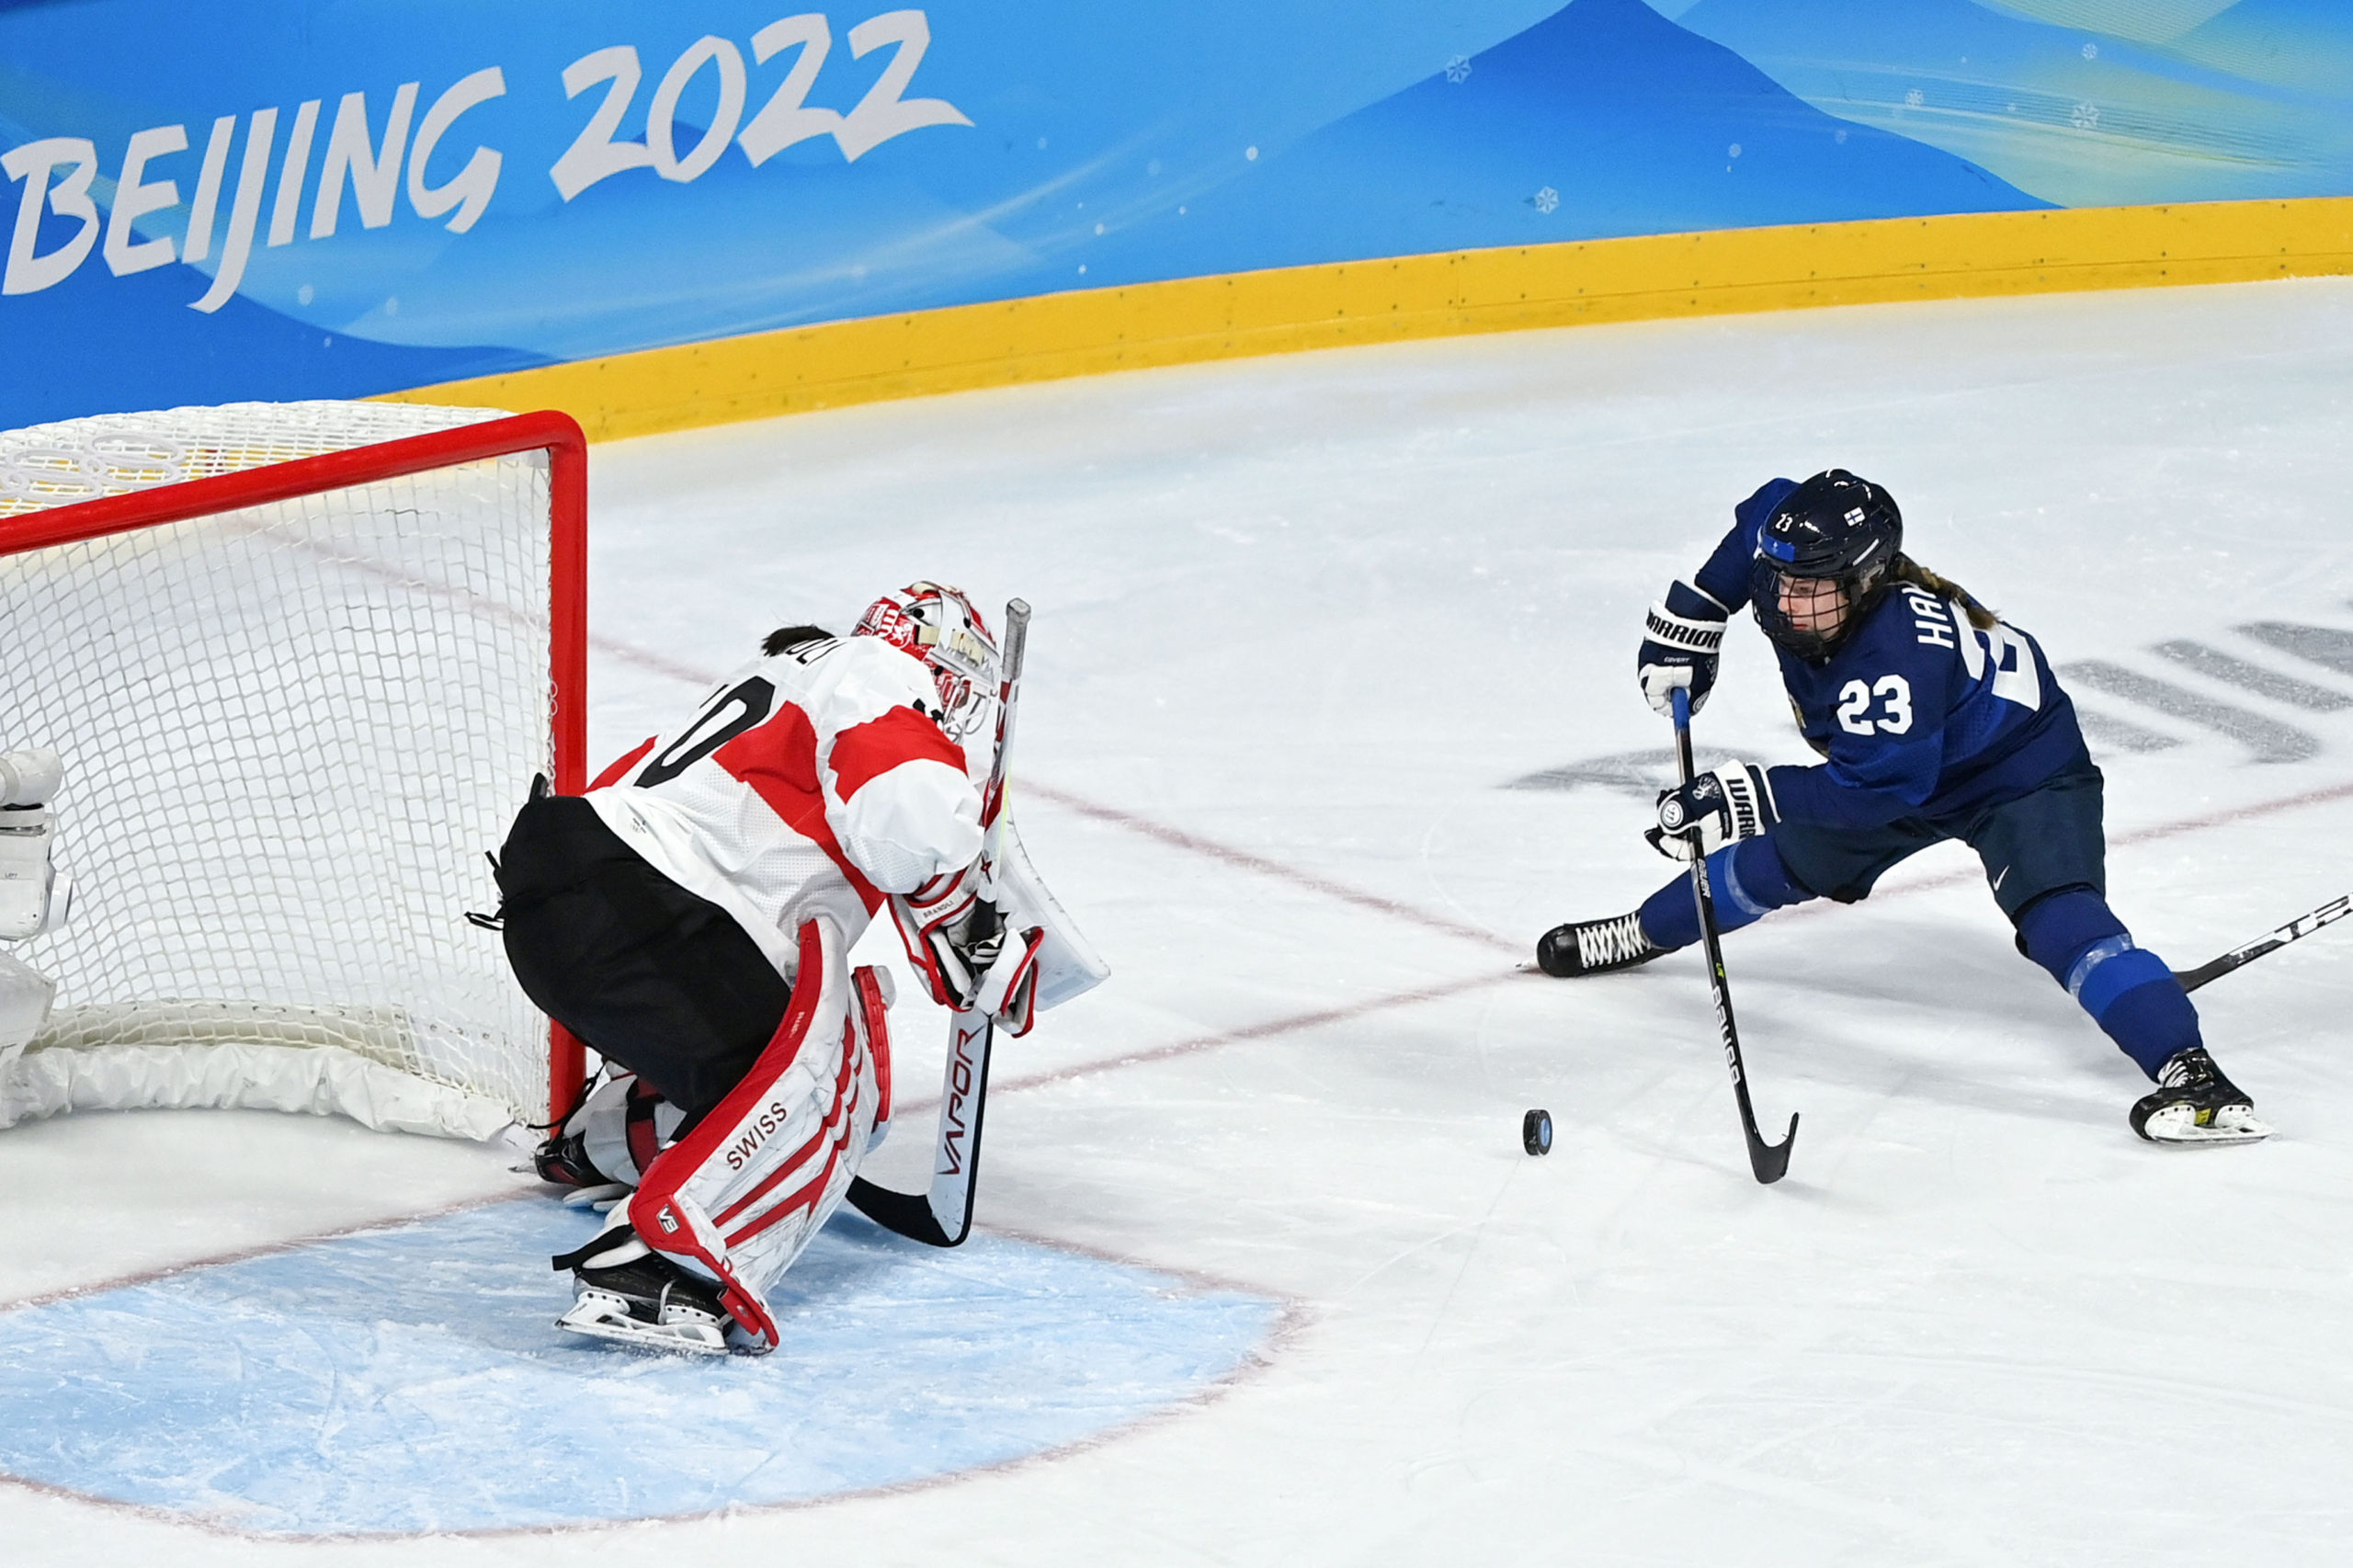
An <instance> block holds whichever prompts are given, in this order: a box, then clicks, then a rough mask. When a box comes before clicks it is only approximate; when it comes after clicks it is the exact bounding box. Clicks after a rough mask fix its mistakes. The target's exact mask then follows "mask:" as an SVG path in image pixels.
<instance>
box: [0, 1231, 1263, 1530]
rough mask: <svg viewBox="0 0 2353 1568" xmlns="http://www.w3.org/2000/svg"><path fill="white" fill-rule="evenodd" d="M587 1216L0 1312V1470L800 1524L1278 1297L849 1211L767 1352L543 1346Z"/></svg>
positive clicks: (482, 1511)
mask: <svg viewBox="0 0 2353 1568" xmlns="http://www.w3.org/2000/svg"><path fill="white" fill-rule="evenodd" d="M596 1226H597V1218H596V1216H594V1215H591V1214H585V1213H582V1212H579V1211H577V1210H567V1209H563V1208H561V1207H559V1206H557V1205H555V1204H552V1203H546V1202H540V1201H517V1202H505V1203H494V1204H489V1205H486V1206H484V1207H482V1208H479V1209H472V1210H462V1211H460V1212H458V1213H455V1214H448V1215H442V1216H438V1217H436V1218H432V1219H428V1220H422V1221H415V1222H412V1223H408V1224H403V1225H397V1226H393V1227H390V1228H387V1229H382V1230H376V1231H369V1232H365V1233H359V1234H356V1235H347V1236H338V1237H335V1238H332V1239H330V1240H325V1241H321V1242H316V1243H312V1244H306V1245H302V1246H299V1247H295V1248H291V1249H289V1250H286V1251H282V1252H274V1253H269V1254H266V1255H263V1256H256V1257H248V1258H243V1259H239V1260H236V1261H233V1262H229V1263H223V1264H220V1265H216V1266H212V1267H200V1268H195V1269H190V1270H187V1271H185V1272H180V1273H176V1274H172V1275H169V1276H166V1277H164V1278H157V1279H152V1280H145V1281H141V1282H137V1283H133V1284H129V1285H124V1286H120V1287H118V1288H116V1289H113V1290H102V1291H97V1292H93V1293H91V1294H87V1295H79V1296H74V1297H70V1298H65V1299H61V1300H55V1301H43V1302H37V1303H34V1304H31V1305H28V1306H23V1307H19V1308H17V1309H15V1310H12V1311H8V1312H0V1472H6V1473H7V1474H10V1475H14V1476H16V1477H18V1478H20V1479H22V1480H25V1481H28V1482H33V1483H39V1484H40V1485H43V1486H50V1487H57V1488H61V1489H63V1490H65V1491H68V1492H73V1493H78V1494H84V1495H86V1496H92V1497H97V1498H103V1499H107V1500H110V1501H114V1502H119V1503H125V1504H130V1505H133V1506H140V1507H143V1508H148V1509H156V1510H162V1511H164V1512H165V1513H168V1514H177V1515H182V1516H185V1517H188V1518H189V1519H190V1520H191V1521H193V1522H201V1523H204V1524H207V1525H210V1526H215V1527H222V1528H230V1529H233V1530H239V1531H243V1532H247V1533H251V1534H256V1535H266V1536H287V1537H302V1536H322V1535H354V1534H363V1535H370V1534H412V1533H418V1534H421V1533H441V1532H457V1531H485V1530H506V1529H529V1528H550V1527H561V1526H566V1525H588V1524H597V1523H604V1522H616V1521H621V1520H629V1519H642V1518H656V1517H672V1516H677V1515H690V1514H700V1513H709V1512H712V1511H715V1510H719V1509H723V1508H729V1507H744V1506H775V1505H783V1504H794V1503H809V1502H815V1501H820V1500H823V1499H825V1498H828V1497H835V1496H841V1495H844V1494H850V1493H859V1492H869V1491H872V1490H875V1489H878V1488H883V1487H890V1486H897V1485H905V1484H910V1483H919V1482H926V1481H934V1480H938V1479H939V1478H942V1477H946V1476H950V1475H954V1474H956V1473H958V1472H960V1471H969V1470H973V1469H977V1468H982V1467H987V1466H994V1465H999V1464H1004V1463H1006V1462H1009V1461H1013V1460H1021V1459H1027V1458H1029V1457H1032V1456H1034V1455H1038V1454H1040V1453H1044V1452H1047V1451H1050V1450H1052V1449H1060V1448H1064V1447H1068V1446H1070V1445H1072V1444H1074V1443H1079V1442H1083V1441H1085V1440H1086V1439H1088V1438H1091V1437H1098V1436H1100V1435H1102V1434H1104V1433H1107V1432H1109V1431H1111V1430H1114V1429H1116V1428H1119V1427H1121V1426H1128V1425H1131V1424H1133V1423H1134V1422H1136V1421H1138V1420H1140V1419H1142V1418H1143V1417H1145V1416H1148V1415H1153V1414H1154V1413H1156V1412H1158V1411H1161V1410H1165V1409H1166V1408H1168V1407H1170V1406H1172V1405H1176V1404H1179V1403H1184V1402H1185V1401H1187V1400H1189V1399H1192V1398H1195V1397H1197V1396H1199V1394H1200V1393H1201V1392H1203V1391H1204V1390H1205V1389H1208V1388H1210V1387H1211V1386H1212V1385H1214V1384H1217V1383H1219V1382H1220V1381H1223V1380H1225V1379H1228V1378H1230V1377H1231V1376H1233V1374H1234V1373H1236V1372H1237V1371H1239V1370H1240V1369H1242V1368H1244V1367H1245V1365H1246V1364H1247V1363H1248V1362H1249V1361H1250V1360H1251V1359H1252V1358H1253V1357H1254V1355H1256V1353H1257V1352H1258V1350H1259V1348H1260V1347H1261V1346H1263V1345H1265V1344H1266V1343H1267V1340H1268V1339H1269V1337H1270V1336H1271V1335H1273V1334H1274V1333H1275V1331H1276V1330H1277V1329H1278V1327H1279V1324H1280V1323H1281V1320H1282V1318H1283V1315H1284V1311H1285V1309H1284V1304H1283V1303H1282V1302H1281V1301H1278V1300H1276V1299H1274V1298H1272V1297H1268V1296H1262V1295H1257V1294H1253V1293H1250V1292H1246V1291H1243V1290H1224V1289H1202V1288H1199V1287H1197V1286H1195V1285H1193V1284H1191V1283H1189V1282H1188V1281H1186V1280H1184V1279H1182V1278H1177V1277H1176V1276H1173V1275H1168V1274H1163V1273H1159V1272H1156V1271H1154V1270H1152V1269H1148V1268H1142V1267H1134V1266H1131V1265H1127V1264H1120V1263H1114V1262H1110V1261H1108V1260H1105V1259H1101V1258H1097V1257H1092V1256H1085V1255H1081V1254H1077V1253H1072V1252H1067V1251H1064V1250H1062V1249H1060V1248H1056V1247H1051V1246H1046V1245H1041V1244H1036V1243H1030V1242H1022V1241H1014V1240H1010V1239H1006V1238H1003V1237H996V1236H991V1235H985V1234H976V1235H975V1236H974V1237H973V1238H972V1241H970V1242H968V1243H967V1244H965V1245H964V1246H963V1247H961V1248H960V1249H958V1250H956V1251H954V1252H938V1251H934V1250H932V1249H929V1248H925V1247H919V1246H915V1245H913V1244H909V1243H906V1242H904V1241H901V1240H899V1239H898V1238H896V1237H893V1236H891V1235H889V1234H888V1233H884V1232H882V1231H881V1230H879V1229H877V1228H876V1227H875V1226H873V1225H871V1224H870V1223H868V1222H867V1221H864V1220H863V1219H860V1218H858V1217H857V1216H855V1215H852V1214H847V1213H845V1214H844V1215H843V1216H841V1217H839V1218H837V1219H836V1220H835V1222H834V1223H833V1224H831V1225H829V1226H828V1227H827V1228H826V1230H825V1231H824V1233H822V1234H821V1235H820V1236H819V1237H818V1238H817V1240H816V1241H815V1242H814V1243H813V1244H811V1246H810V1248H809V1250H808V1251H807V1252H806V1253H805V1254H803V1255H802V1256H801V1261H800V1262H799V1263H798V1264H796V1265H795V1266H794V1267H793V1270H792V1272H791V1273H790V1274H789V1275H787V1276H786V1277H785V1278H784V1279H783V1280H782V1281H780V1282H779V1288H778V1289H777V1290H776V1291H774V1292H773V1305H774V1307H775V1311H776V1317H777V1321H778V1324H779V1327H780V1328H781V1329H782V1330H783V1333H784V1339H785V1343H784V1345H783V1346H782V1347H781V1348H780V1349H779V1350H777V1351H776V1352H775V1353H774V1354H772V1355H769V1356H766V1357H760V1358H745V1357H727V1358H710V1359H703V1358H692V1359H688V1358H674V1357H666V1356H660V1355H652V1354H640V1353H633V1352H631V1351H627V1350H620V1349H616V1348H614V1347H612V1346H604V1345H599V1344H596V1343H593V1342H591V1341H587V1340H584V1339H581V1338H578V1337H576V1336H574V1335H566V1334H563V1333H559V1332H558V1331H557V1330H556V1329H555V1327H554V1320H555V1316H556V1314H557V1313H558V1312H561V1311H562V1310H563V1307H564V1306H565V1305H566V1304H567V1303H568V1301H569V1300H570V1285H569V1281H568V1280H567V1279H566V1278H564V1277H563V1276H562V1275H559V1274H556V1273H554V1272H551V1270H550V1268H549V1266H548V1258H549V1256H550V1255H551V1254H553V1253H558V1252H563V1251H566V1250H568V1249H570V1248H572V1247H574V1246H576V1245H578V1244H580V1243H581V1242H583V1241H585V1239H586V1238H587V1237H588V1235H589V1234H590V1233H593V1232H594V1230H595V1228H596Z"/></svg>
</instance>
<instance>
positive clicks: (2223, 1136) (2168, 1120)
mask: <svg viewBox="0 0 2353 1568" xmlns="http://www.w3.org/2000/svg"><path fill="white" fill-rule="evenodd" d="M2131 1121H2132V1131H2135V1132H2137V1133H2139V1134H2140V1135H2141V1136H2142V1137H2143V1138H2145V1139H2147V1140H2148V1141H2149V1142H2152V1143H2164V1144H2168V1145H2172V1146H2175V1147H2187V1146H2188V1145H2190V1144H2194V1143H2256V1142H2261V1141H2262V1140H2264V1139H2266V1138H2268V1137H2270V1136H2271V1129H2270V1128H2269V1127H2268V1126H2266V1125H2265V1124H2264V1123H2263V1122H2260V1121H2257V1120H2256V1117H2255V1101H2254V1100H2253V1099H2251V1098H2250V1097H2248V1096H2247V1095H2245V1093H2244V1092H2242V1091H2241V1090H2240V1088H2239V1087H2238V1085H2235V1084H2234V1083H2232V1082H2231V1081H2230V1080H2229V1079H2228V1078H2225V1077H2223V1076H2222V1069H2221V1068H2220V1067H2217V1066H2215V1065H2214V1059H2213V1058H2212V1057H2211V1056H2209V1055H2207V1054H2206V1048H2205V1047H2204V1046H2202V1045H2193V1046H2191V1047H2189V1048H2188V1050H2187V1051H2176V1052H2175V1053H2174V1054H2173V1055H2172V1056H2171V1057H2170V1058H2168V1059H2167V1060H2166V1062H2165V1065H2164V1066H2163V1067H2160V1068H2158V1069H2157V1087H2156V1092H2155V1093H2154V1094H2150V1095H2144V1096H2142V1097H2141V1098H2140V1100H2138V1101H2137V1102H2135V1103H2134V1105H2133V1107H2132V1116H2131Z"/></svg>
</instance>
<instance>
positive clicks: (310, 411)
mask: <svg viewBox="0 0 2353 1568" xmlns="http://www.w3.org/2000/svg"><path fill="white" fill-rule="evenodd" d="M501 417H504V415H502V414H500V413H499V412H497V411H493V410H482V409H450V408H426V407H419V406H414V405H402V404H378V403H291V404H279V403H270V404H262V403H253V404H238V405H233V406H229V407H222V408H188V409H175V410H170V411H167V412H164V413H157V414H139V415H103V416H98V417H94V418H88V419H81V420H74V421H71V422H68V423H63V424H57V425H48V426H37V427H35V428H31V429H27V430H18V431H14V432H10V433H7V434H5V435H0V535H5V534H6V530H7V529H8V528H11V527H12V526H17V525H12V524H11V522H10V521H9V519H10V518H12V517H21V516H22V515H23V514H25V513H28V512H33V511H39V510H43V509H46V508H49V507H53V506H63V505H66V504H68V503H71V502H74V501H79V500H85V499H87V498H90V497H92V496H96V495H100V494H124V493H129V492H135V491H152V490H155V489H157V488H159V487H162V486H166V485H171V484H175V483H181V482H184V481H186V480H189V479H195V478H199V477H203V476H206V475H210V474H216V473H223V472H238V471H243V470H246V469H252V468H256V467H259V466H262V465H265V464H270V463H277V462H282V461H285V460H290V459H294V458H301V457H309V456H313V455H316V454H319V453H324V452H330V451H339V450H344V449H350V448H355V447H362V446H369V445H372V444H374V443H377V442H381V441H387V440H392V439H395V438H398V437H408V436H415V435H419V434H423V433H426V432H429V431H438V430H446V429H449V428H452V427H455V426H464V425H470V424H474V423H478V422H480V421H483V420H487V419H494V418H501ZM549 507H550V484H549V467H548V457H547V454H546V453H545V452H544V451H530V452H525V453H521V454H518V455H515V456H511V457H505V458H497V459H492V460H481V461H474V462H468V463H463V464H460V465H457V466H451V467H445V468H439V469H435V470H431V471H428V472H423V473H418V474H414V475H410V476H405V477H398V478H381V479H373V480H370V481H369V482H368V483H362V484H358V485H356V486H352V487H348V488H342V489H335V490H328V491H324V492H321V493H318V494H308V495H303V496H301V497H299V498H296V499H293V500H289V501H282V502H275V503H271V504H268V505H263V506H253V507H250V508H248V509H244V510H237V511H230V512H224V513H221V514H218V515H213V516H208V517H199V518H195V519H192V520H188V521H178V522H164V523H159V524H156V525H153V526H150V527H142V528H135V529H133V530H131V531H128V532H120V533H114V534H110V535H108V536H105V537H100V538H94V539H85V540H77V541H74V542H69V543H63V544H52V545H48V546H45V547H42V548H38V549H32V550H26V551H17V552H15V553H8V554H0V621H4V622H5V624H6V627H7V629H8V638H7V646H6V666H5V669H0V744H6V745H17V746H25V745H43V746H53V747H55V748H56V749H57V750H58V751H59V752H60V753H61V754H63V757H64V762H65V783H64V785H63V789H62V790H60V791H59V793H58V797H57V800H56V801H55V802H54V804H55V809H56V812H57V815H58V820H59V824H60V825H59V830H58V846H59V847H58V851H57V857H56V858H57V860H58V862H59V864H60V865H61V866H63V867H64V868H66V869H69V870H70V871H71V872H72V874H73V877H74V884H75V895H74V907H73V917H72V919H71V922H70V923H69V924H68V925H67V926H66V927H65V928H64V929H63V930H61V931H57V932H53V933H51V934H49V935H45V936H42V937H36V938H34V939H32V940H31V941H28V942H26V943H24V944H22V945H21V946H20V947H18V948H17V949H15V953H16V956H17V958H18V959H20V960H23V961H24V962H25V963H27V964H28V965H30V966H31V968H32V969H34V970H36V971H40V973H41V974H43V975H45V976H47V977H48V979H49V980H51V982H53V983H54V984H55V987H56V991H55V999H54V1003H53V1006H51V1010H50V1012H49V1016H48V1020H47V1022H46V1024H45V1026H44V1027H43V1028H41V1029H40V1032H39V1033H38V1034H37V1035H36V1036H35V1037H34V1038H33V1040H31V1041H30V1043H29V1044H28V1045H27V1046H26V1047H25V1049H24V1050H23V1051H22V1053H21V1055H20V1056H18V1057H17V1059H16V1060H15V1061H14V1062H5V1059H4V1058H0V1065H5V1069H6V1070H5V1072H0V1125H6V1123H7V1122H10V1121H14V1120H17V1119H23V1118H25V1117H28V1116H36V1115H43V1114H48V1113H51V1112H53V1111H57V1110H62V1109H67V1108H78V1107H86V1106H131V1105H259V1106H271V1107H275V1108H282V1109H306V1110H334V1111H341V1112H344V1113H347V1114H350V1115H353V1116H356V1117H358V1119H361V1120H363V1121H366V1122H368V1123H369V1125H372V1126H381V1127H394V1128H401V1129H404V1130H409V1131H442V1132H452V1133H460V1134H465V1135H471V1136H475V1137H484V1136H488V1135H490V1134H491V1133H493V1132H494V1131H497V1130H498V1128H499V1127H500V1126H502V1125H503V1124H505V1123H506V1122H508V1121H509V1120H521V1121H533V1120H539V1119H543V1117H544V1115H545V1111H546V1108H547V1100H548V1079H547V1025H546V1021H545V1019H544V1018H542V1017H540V1014H539V1013H538V1012H537V1011H536V1010H534V1009H533V1008H532V1007H531V1006H530V1004H529V1001H528V1000H526V999H525V997H524V996H523V994H522V993H521V992H520V991H519V989H517V986H516V985H515V983H514V981H513V980H512V978H511V977H510V976H509V974H508V972H507V970H506V962H505V960H504V957H503V955H502V953H501V951H500V948H499V939H498V937H497V936H496V935H495V934H494V933H493V932H489V931H485V930H483V929H480V928H478V927H476V926H472V925H470V924H469V923H468V922H467V921H466V919H465V917H464V915H465V912H466V911H467V910H469V909H488V908H491V907H493V906H494V903H496V899H497V893H496V890H495V888H494V885H493V883H492V881H491V879H490V875H489V868H488V867H487V865H486V864H485V863H484V860H483V852H484V851H485V850H494V849H495V848H496V847H497V846H498V845H499V844H500V842H501V841H502V840H503V839H504V838H505V836H506V826H507V824H508V822H509V821H510V820H511V818H512V816H513V814H514V812H515V808H516V807H517V805H518V804H519V803H520V802H521V801H522V799H523V797H524V794H525V791H526V790H527V789H528V787H529V782H530V779H531V777H532V775H533V774H535V773H543V772H550V771H551V744H552V743H551V700H552V688H551V663H550V649H549V639H550V602H549V596H550V588H549V578H550V550H551V545H550V538H551V532H550V517H549Z"/></svg>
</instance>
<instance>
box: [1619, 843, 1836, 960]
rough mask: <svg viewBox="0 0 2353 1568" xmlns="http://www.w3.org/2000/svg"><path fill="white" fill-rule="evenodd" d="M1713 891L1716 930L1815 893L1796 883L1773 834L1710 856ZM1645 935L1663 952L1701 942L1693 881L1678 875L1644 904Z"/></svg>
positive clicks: (1754, 919) (1744, 923)
mask: <svg viewBox="0 0 2353 1568" xmlns="http://www.w3.org/2000/svg"><path fill="white" fill-rule="evenodd" d="M1708 888H1709V891H1710V892H1713V893H1714V894H1715V898H1716V929H1717V931H1718V932H1719V933H1722V932H1725V931H1737V930H1739V929H1740V928H1741V927H1742V926H1752V925H1755V924H1756V922H1757V921H1759V920H1761V919H1763V918H1764V917H1765V916H1766V915H1768V913H1770V912H1771V911H1773V910H1776V909H1779V908H1782V907H1783V906H1785V905H1787V904H1792V903H1803V902H1804V901H1805V900H1807V899H1810V898H1812V897H1813V894H1812V893H1810V892H1806V891H1805V889H1803V888H1802V887H1800V886H1798V884H1797V883H1796V882H1795V881H1792V880H1791V879H1790V869H1789V868H1788V867H1787V866H1784V865H1783V864H1781V852H1780V851H1779V850H1778V849H1776V848H1774V847H1773V840H1772V837H1771V835H1767V836H1765V837H1763V838H1744V839H1742V840H1741V841H1740V842H1739V843H1737V844H1727V845H1725V846H1723V847H1722V849H1719V850H1717V851H1716V852H1715V853H1714V854H1712V855H1711V856H1709V857H1708ZM1642 919H1643V936H1645V937H1649V938H1650V939H1651V940H1652V941H1654V942H1655V943H1657V944H1658V945H1659V946H1660V947H1662V948H1688V947H1689V946H1690V945H1691V944H1692V943H1694V942H1696V941H1698V940H1699V908H1698V906H1697V905H1695V904H1694V903H1692V902H1691V879H1690V878H1689V877H1688V876H1684V877H1677V878H1676V879H1675V881H1671V882H1669V883H1667V884H1666V886H1665V887H1663V888H1661V889H1659V890H1658V892H1654V893H1653V894H1651V896H1650V897H1648V898H1646V899H1644V900H1643V909H1642Z"/></svg>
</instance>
